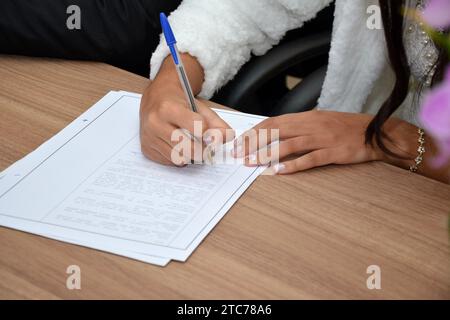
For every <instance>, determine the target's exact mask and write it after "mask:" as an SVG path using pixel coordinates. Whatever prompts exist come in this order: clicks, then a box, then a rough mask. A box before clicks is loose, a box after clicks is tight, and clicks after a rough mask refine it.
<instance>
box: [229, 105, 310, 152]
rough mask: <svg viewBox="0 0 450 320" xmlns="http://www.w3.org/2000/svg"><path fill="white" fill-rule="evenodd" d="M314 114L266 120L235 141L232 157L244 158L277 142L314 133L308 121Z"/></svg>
mask: <svg viewBox="0 0 450 320" xmlns="http://www.w3.org/2000/svg"><path fill="white" fill-rule="evenodd" d="M315 114H316V113H312V112H305V113H300V114H288V115H283V116H279V117H272V118H268V119H266V120H264V121H262V122H261V123H259V124H258V125H256V126H255V127H254V128H252V129H250V130H249V131H247V132H245V133H244V134H243V135H242V136H240V137H239V138H238V139H236V142H235V149H234V152H233V154H234V156H235V157H245V156H248V155H249V154H252V153H254V152H256V151H257V150H259V149H261V148H265V147H266V146H268V145H270V144H271V143H273V142H275V141H278V140H287V139H292V138H295V137H298V136H302V135H310V134H312V133H313V132H315V130H314V129H315V127H314V125H313V124H312V122H311V121H309V120H308V119H310V118H311V116H313V115H315Z"/></svg>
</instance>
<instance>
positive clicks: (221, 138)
mask: <svg viewBox="0 0 450 320" xmlns="http://www.w3.org/2000/svg"><path fill="white" fill-rule="evenodd" d="M198 111H199V113H200V114H201V115H202V116H203V118H204V120H205V122H206V127H207V128H208V129H207V130H206V131H204V141H205V142H206V144H211V143H216V144H222V143H226V142H228V141H232V140H233V139H234V138H235V132H234V130H233V129H232V128H231V127H230V126H229V125H228V124H227V123H226V122H225V121H224V120H223V119H222V118H220V117H219V116H218V115H217V113H216V112H214V110H212V109H211V108H209V107H208V106H207V105H205V104H204V103H202V102H198Z"/></svg>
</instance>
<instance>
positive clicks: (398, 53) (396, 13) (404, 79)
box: [366, 0, 448, 157]
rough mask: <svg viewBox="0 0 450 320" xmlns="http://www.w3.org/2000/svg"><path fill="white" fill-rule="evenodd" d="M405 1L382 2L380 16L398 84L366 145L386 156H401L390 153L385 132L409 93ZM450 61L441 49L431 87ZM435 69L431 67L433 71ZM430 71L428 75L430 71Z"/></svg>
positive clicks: (370, 129) (371, 128)
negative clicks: (388, 122)
mask: <svg viewBox="0 0 450 320" xmlns="http://www.w3.org/2000/svg"><path fill="white" fill-rule="evenodd" d="M404 6H405V1H404V0H380V8H381V16H382V19H383V25H384V34H385V37H386V42H387V48H388V53H389V60H390V63H391V66H392V69H393V70H394V73H395V77H396V80H395V85H394V89H393V90H392V92H391V95H390V96H389V97H388V99H387V100H386V101H385V102H384V104H383V105H382V106H381V108H380V110H379V111H378V113H377V114H376V115H375V117H374V118H373V120H372V122H371V123H370V124H369V126H368V127H367V131H366V143H369V144H373V143H376V144H377V145H378V146H379V148H380V149H381V150H383V151H384V152H385V153H386V154H388V155H391V156H394V157H398V156H397V155H396V154H395V153H394V152H392V151H391V150H389V149H388V148H387V147H386V145H385V143H384V140H385V139H387V140H389V136H387V135H386V134H385V133H384V132H383V125H384V124H385V122H386V121H387V120H388V119H389V118H390V117H391V116H392V114H393V113H394V112H395V111H396V110H397V109H398V108H399V107H400V105H401V104H402V103H403V101H405V99H406V96H407V95H408V91H409V79H410V75H411V71H410V67H409V64H408V59H407V55H406V51H405V47H404V44H403V23H404V19H405V15H404V10H403V9H404ZM447 62H448V56H447V54H446V52H445V51H444V50H440V53H439V58H438V60H437V61H436V63H435V66H436V72H435V74H434V76H433V79H432V85H434V83H435V82H437V81H440V80H442V78H443V74H444V68H445V64H446V63H447ZM433 68H434V66H433V67H432V68H431V69H433ZM431 69H430V70H429V72H431Z"/></svg>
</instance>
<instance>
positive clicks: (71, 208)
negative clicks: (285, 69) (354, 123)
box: [0, 92, 264, 266]
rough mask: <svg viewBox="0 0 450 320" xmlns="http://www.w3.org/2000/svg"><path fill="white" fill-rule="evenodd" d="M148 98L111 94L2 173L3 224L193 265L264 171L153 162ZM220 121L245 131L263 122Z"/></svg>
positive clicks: (238, 117) (234, 116)
mask: <svg viewBox="0 0 450 320" xmlns="http://www.w3.org/2000/svg"><path fill="white" fill-rule="evenodd" d="M140 98H141V97H140V95H137V94H133V93H128V92H110V93H109V94H107V95H106V96H105V97H104V98H102V99H101V100H100V101H99V102H98V103H96V104H95V105H94V106H93V107H92V108H90V109H89V110H88V111H86V112H85V113H84V114H82V115H81V116H80V117H79V118H77V119H76V120H75V121H74V122H72V123H71V124H70V125H69V126H68V127H66V128H65V129H64V130H62V131H61V132H60V133H58V134H57V135H56V136H54V137H53V138H52V139H50V140H49V141H47V142H46V143H44V144H43V145H42V146H40V147H39V148H38V149H37V150H35V151H34V152H32V153H31V154H29V155H28V156H27V157H25V158H24V159H22V160H20V161H18V162H16V163H15V164H13V165H12V166H11V167H9V168H8V169H6V170H5V171H3V172H2V173H0V225H2V226H5V227H9V228H14V229H18V230H22V231H26V232H30V233H34V234H38V235H42V236H44V237H48V238H52V239H57V240H61V241H65V242H69V243H73V244H77V245H81V246H86V247H90V248H95V249H98V250H102V251H107V252H111V253H114V254H118V255H122V256H126V257H130V258H133V259H137V260H141V261H145V262H148V263H153V264H156V265H161V266H164V265H166V264H167V263H168V262H169V261H170V260H171V259H175V260H178V261H185V260H186V259H187V258H188V257H189V255H190V254H191V253H192V252H193V251H194V250H195V248H196V247H197V246H198V245H199V244H200V243H201V241H202V240H203V239H204V238H205V237H206V236H207V235H208V233H209V232H210V231H211V230H212V229H213V228H214V226H215V225H216V224H217V223H218V222H219V221H220V219H221V218H222V217H223V216H224V215H225V214H226V212H227V211H228V210H229V209H230V208H231V206H232V205H233V204H234V203H235V202H236V201H237V200H238V198H239V197H240V196H241V195H242V194H243V193H244V192H245V190H246V189H247V188H248V187H249V186H250V184H251V183H252V182H253V181H254V180H255V179H256V178H257V176H258V175H259V174H260V173H261V171H262V170H263V169H262V168H247V167H245V166H243V165H241V164H222V165H214V166H203V165H192V166H188V167H186V168H175V167H166V166H162V165H159V164H157V163H154V162H152V161H150V160H148V159H146V158H145V157H144V156H143V155H142V153H141V150H140V142H139V104H140ZM216 112H217V113H218V114H219V116H220V117H222V118H223V119H224V120H225V121H226V122H227V123H228V124H230V126H231V127H233V128H234V129H237V130H239V131H243V130H246V129H249V128H251V127H253V126H254V125H256V124H257V123H258V122H260V121H262V120H263V119H264V118H262V117H258V116H254V115H248V114H242V113H236V112H230V111H220V110H216Z"/></svg>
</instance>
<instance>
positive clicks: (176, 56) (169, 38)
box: [159, 12, 198, 112]
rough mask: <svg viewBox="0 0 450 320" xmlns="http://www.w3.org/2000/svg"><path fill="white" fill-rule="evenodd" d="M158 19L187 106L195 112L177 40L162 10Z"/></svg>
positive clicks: (195, 106)
mask: <svg viewBox="0 0 450 320" xmlns="http://www.w3.org/2000/svg"><path fill="white" fill-rule="evenodd" d="M159 19H160V21H161V27H162V29H163V33H164V37H165V38H166V43H167V46H168V47H169V49H170V53H171V54H172V58H173V61H174V62H175V67H176V69H177V72H178V77H179V78H180V82H181V87H183V91H184V93H185V94H186V98H187V101H188V103H189V107H190V108H191V110H192V111H194V112H197V111H198V109H197V105H196V104H195V96H194V93H193V92H192V88H191V85H190V83H189V80H188V77H187V74H186V71H185V69H184V65H183V61H182V60H181V58H180V53H179V52H178V48H177V40H176V39H175V36H174V34H173V31H172V28H171V27H170V24H169V20H168V19H167V17H166V15H165V14H164V13H162V12H161V13H160V15H159Z"/></svg>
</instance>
